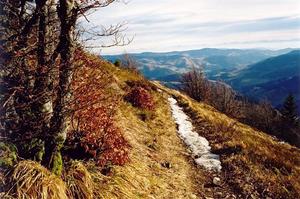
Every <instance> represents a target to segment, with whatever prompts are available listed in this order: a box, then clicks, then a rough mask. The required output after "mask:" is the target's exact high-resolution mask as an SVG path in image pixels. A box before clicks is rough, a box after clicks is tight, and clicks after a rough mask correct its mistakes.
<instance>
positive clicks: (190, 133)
mask: <svg viewBox="0 0 300 199" xmlns="http://www.w3.org/2000/svg"><path fill="white" fill-rule="evenodd" d="M168 100H169V103H170V106H171V109H172V115H173V118H174V119H175V122H176V123H177V125H178V133H179V136H180V137H181V139H183V141H184V142H185V144H186V145H187V146H188V147H189V148H190V150H191V151H192V154H193V156H194V157H195V162H196V163H197V164H198V165H201V166H203V167H204V168H206V169H207V170H214V171H218V172H220V171H221V168H222V167H221V162H220V159H219V156H218V155H216V154H213V153H211V152H210V149H211V148H210V146H209V142H208V141H207V139H205V138H204V137H201V136H200V135H199V134H198V133H197V132H195V131H194V129H193V125H192V123H191V122H190V118H189V117H188V116H187V115H186V114H185V113H184V112H183V110H182V108H181V107H179V106H178V105H177V101H176V100H175V99H174V98H168Z"/></svg>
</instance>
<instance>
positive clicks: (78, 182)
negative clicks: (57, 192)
mask: <svg viewBox="0 0 300 199" xmlns="http://www.w3.org/2000/svg"><path fill="white" fill-rule="evenodd" d="M65 181H66V184H67V187H68V196H69V198H74V199H75V198H76V199H92V198H93V188H94V182H93V180H92V177H91V174H90V173H89V172H88V170H87V169H86V167H85V166H84V165H83V164H82V163H81V162H78V161H74V162H72V164H71V166H70V167H69V168H68V169H67V173H66V177H65Z"/></svg>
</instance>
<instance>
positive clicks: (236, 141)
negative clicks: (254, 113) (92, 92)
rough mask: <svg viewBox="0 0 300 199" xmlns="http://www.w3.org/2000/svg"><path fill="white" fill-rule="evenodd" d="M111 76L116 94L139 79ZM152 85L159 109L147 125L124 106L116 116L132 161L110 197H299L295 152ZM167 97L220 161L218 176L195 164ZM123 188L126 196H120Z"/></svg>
mask: <svg viewBox="0 0 300 199" xmlns="http://www.w3.org/2000/svg"><path fill="white" fill-rule="evenodd" d="M112 72H113V73H114V75H115V77H116V79H117V82H118V88H119V89H120V90H119V91H118V92H124V90H126V87H127V86H128V85H126V83H125V82H126V81H128V80H139V79H140V78H141V77H140V76H139V75H133V74H132V73H131V72H128V71H124V70H120V69H117V68H115V69H114V70H113V71H112ZM154 84H155V86H156V87H157V88H159V89H158V90H153V91H151V93H152V95H153V96H155V101H156V107H157V108H156V111H155V113H154V114H153V115H152V116H151V117H150V118H149V119H146V120H145V121H143V120H141V115H143V113H144V112H143V111H141V110H139V109H137V108H134V107H132V106H131V105H130V104H128V103H126V102H124V103H123V105H122V106H121V109H120V110H119V112H118V121H119V125H120V127H122V129H123V130H124V133H125V136H126V138H127V139H128V140H129V142H130V144H131V146H132V152H131V159H132V161H131V162H130V163H129V164H127V165H125V166H124V167H118V168H117V169H116V171H115V176H119V177H118V180H119V182H120V183H119V184H117V185H116V184H114V185H107V186H108V187H107V189H108V190H111V189H112V188H111V187H113V190H114V191H113V193H114V194H116V195H117V196H118V194H121V195H122V197H125V196H124V195H123V194H125V193H126V195H128V196H130V197H129V198H196V197H197V198H207V197H213V198H224V197H229V198H230V197H234V196H235V197H242V198H245V197H254V198H267V197H271V198H297V197H299V195H300V183H299V180H298V179H299V177H300V150H299V149H297V148H295V147H292V146H290V145H289V144H285V143H281V142H279V141H278V140H276V139H274V138H273V137H271V136H269V135H267V134H265V133H263V132H259V131H256V130H254V129H252V128H251V127H249V126H247V125H244V124H241V123H239V122H237V121H236V120H234V119H231V118H229V117H227V116H226V115H224V114H221V113H219V112H218V111H216V110H215V109H214V108H212V107H210V106H208V105H206V104H202V103H198V102H195V101H193V100H192V99H190V98H189V97H186V96H185V95H183V94H181V93H179V92H177V91H175V90H171V89H168V88H165V87H163V86H161V85H160V84H158V83H157V82H155V83H154ZM170 96H173V97H175V98H176V99H177V100H178V102H179V104H180V105H181V106H182V107H184V110H185V112H186V113H187V114H188V115H189V116H190V117H191V118H192V122H193V124H194V126H195V127H196V130H197V132H198V133H199V134H200V135H202V136H204V137H206V138H207V139H208V140H209V142H210V143H211V146H212V150H213V152H214V153H217V154H219V155H220V157H221V162H222V171H221V173H215V172H209V171H207V170H205V169H204V168H202V167H199V166H196V165H195V163H194V162H193V160H192V158H191V155H189V150H188V149H187V148H186V146H185V145H184V144H183V142H182V141H181V140H180V138H179V137H178V134H177V129H176V125H175V122H174V119H173V118H172V117H171V110H170V105H169V103H168V98H169V97H170ZM165 163H168V164H167V165H170V166H169V167H168V166H167V167H166V164H165ZM215 176H218V177H220V178H221V182H222V183H221V184H220V185H215V184H213V179H214V177H215ZM114 178H115V177H113V179H114ZM124 188H125V190H126V191H123V192H122V191H121V190H122V189H124ZM111 193H112V192H109V193H107V194H111ZM119 197H120V195H119ZM122 197H121V198H122ZM117 198H118V197H117Z"/></svg>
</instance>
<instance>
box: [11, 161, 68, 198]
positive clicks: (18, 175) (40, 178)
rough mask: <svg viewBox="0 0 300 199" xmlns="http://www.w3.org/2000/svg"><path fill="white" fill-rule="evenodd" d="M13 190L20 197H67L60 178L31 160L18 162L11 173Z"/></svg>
mask: <svg viewBox="0 0 300 199" xmlns="http://www.w3.org/2000/svg"><path fill="white" fill-rule="evenodd" d="M10 180H11V182H12V184H13V187H12V188H13V189H12V190H11V191H10V192H13V193H14V194H12V195H15V196H16V197H17V198H22V199H27V198H28V199H67V198H68V197H67V195H66V186H65V184H64V182H63V181H62V180H61V178H59V177H57V176H56V175H54V174H52V173H51V172H50V171H48V170H47V169H46V168H44V167H43V166H41V165H40V164H38V163H36V162H33V161H21V162H19V163H18V164H17V165H16V166H15V168H14V171H13V173H12V175H11V179H10Z"/></svg>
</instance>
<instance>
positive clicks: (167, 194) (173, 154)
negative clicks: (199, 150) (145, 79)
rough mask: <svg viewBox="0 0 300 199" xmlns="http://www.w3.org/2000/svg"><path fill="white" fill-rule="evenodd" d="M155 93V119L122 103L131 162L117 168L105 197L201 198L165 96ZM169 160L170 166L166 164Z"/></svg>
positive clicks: (193, 168)
mask: <svg viewBox="0 0 300 199" xmlns="http://www.w3.org/2000/svg"><path fill="white" fill-rule="evenodd" d="M155 95H156V96H155V97H156V101H157V102H158V106H157V110H156V113H155V118H154V119H152V120H149V121H147V122H144V121H142V120H141V119H140V118H139V116H138V115H139V113H140V110H138V109H136V108H133V107H131V106H130V105H129V104H127V103H124V104H122V107H121V110H120V111H119V114H118V121H119V126H121V127H122V129H123V132H124V135H125V137H126V139H127V140H129V142H130V145H131V146H132V149H131V153H130V159H131V161H130V163H129V164H127V165H125V166H124V167H116V168H115V170H114V175H113V177H111V179H110V180H109V181H108V183H107V185H106V188H105V190H104V191H102V194H104V197H103V198H130V199H131V198H196V197H197V196H196V195H197V192H196V185H197V183H196V179H197V175H198V174H197V171H196V168H195V167H193V164H191V163H192V162H190V160H189V158H188V157H187V151H186V149H185V146H184V145H183V144H182V142H181V140H180V139H179V138H178V137H177V134H176V125H175V123H174V122H173V120H172V118H171V114H170V110H169V106H168V104H167V102H166V100H165V98H164V97H163V96H160V95H158V94H157V93H156V94H155ZM166 162H168V163H169V164H170V168H166V167H165V166H164V163H166ZM199 175H200V173H199ZM200 190H201V188H199V190H198V191H200Z"/></svg>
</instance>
